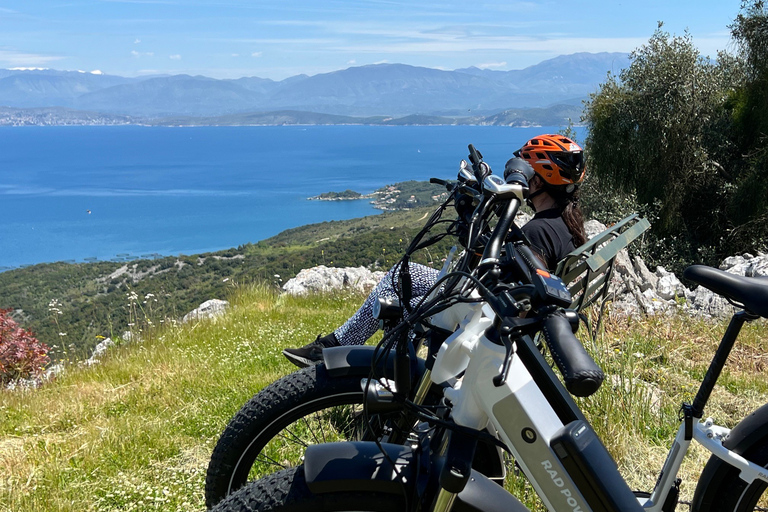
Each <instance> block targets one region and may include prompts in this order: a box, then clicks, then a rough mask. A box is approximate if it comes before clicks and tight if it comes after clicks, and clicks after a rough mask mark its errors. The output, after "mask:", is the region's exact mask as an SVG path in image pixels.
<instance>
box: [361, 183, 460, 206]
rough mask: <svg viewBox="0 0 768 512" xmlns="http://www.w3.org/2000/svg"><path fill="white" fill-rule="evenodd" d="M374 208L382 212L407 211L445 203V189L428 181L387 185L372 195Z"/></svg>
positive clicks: (446, 195)
mask: <svg viewBox="0 0 768 512" xmlns="http://www.w3.org/2000/svg"><path fill="white" fill-rule="evenodd" d="M373 195H374V196H376V199H375V200H374V201H373V203H374V205H375V206H376V208H381V209H382V210H409V209H413V208H419V207H422V206H428V205H434V204H436V203H437V202H442V201H445V199H446V198H447V197H448V193H447V192H446V191H445V187H443V186H441V185H433V184H431V183H429V182H428V181H414V180H411V181H404V182H402V183H395V184H394V185H387V186H386V187H384V188H382V189H379V190H377V191H376V192H374V193H373Z"/></svg>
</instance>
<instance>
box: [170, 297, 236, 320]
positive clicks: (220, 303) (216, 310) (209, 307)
mask: <svg viewBox="0 0 768 512" xmlns="http://www.w3.org/2000/svg"><path fill="white" fill-rule="evenodd" d="M228 306H229V302H228V301H226V300H220V299H211V300H207V301H205V302H203V303H202V304H200V306H198V307H197V309H193V310H192V311H190V312H189V313H187V314H186V315H184V318H182V319H181V321H182V322H189V321H190V320H202V319H204V318H216V317H217V316H221V315H223V314H224V311H226V309H227V307H228Z"/></svg>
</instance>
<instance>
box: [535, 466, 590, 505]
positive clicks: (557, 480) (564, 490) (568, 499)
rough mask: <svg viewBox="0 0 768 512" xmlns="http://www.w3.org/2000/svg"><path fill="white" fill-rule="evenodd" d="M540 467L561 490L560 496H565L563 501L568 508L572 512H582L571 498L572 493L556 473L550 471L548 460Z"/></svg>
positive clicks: (574, 499)
mask: <svg viewBox="0 0 768 512" xmlns="http://www.w3.org/2000/svg"><path fill="white" fill-rule="evenodd" d="M541 465H542V466H543V467H544V469H545V470H546V471H547V473H549V476H550V478H552V483H553V484H555V485H556V486H558V487H561V488H562V490H561V491H560V494H562V495H563V496H565V501H566V502H567V503H568V506H569V507H571V508H573V512H583V510H582V508H581V507H580V506H579V502H578V501H576V498H574V497H573V492H572V491H571V490H570V489H568V488H567V487H565V481H563V479H562V478H560V477H559V476H558V474H557V471H555V470H554V469H552V463H551V462H550V461H548V460H545V461H544V462H542V463H541Z"/></svg>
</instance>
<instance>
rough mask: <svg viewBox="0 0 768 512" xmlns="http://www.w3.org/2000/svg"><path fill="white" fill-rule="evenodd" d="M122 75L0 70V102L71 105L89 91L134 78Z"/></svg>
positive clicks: (38, 105)
mask: <svg viewBox="0 0 768 512" xmlns="http://www.w3.org/2000/svg"><path fill="white" fill-rule="evenodd" d="M134 80H135V79H132V78H124V77H121V76H112V75H103V74H94V73H84V72H80V71H56V70H48V69H45V70H9V69H3V70H0V105H2V106H6V107H73V106H75V105H74V102H75V101H76V100H77V98H79V97H81V96H82V95H84V94H88V93H90V92H92V91H98V90H101V89H106V88H109V87H113V86H116V85H121V84H126V83H130V82H132V81H134Z"/></svg>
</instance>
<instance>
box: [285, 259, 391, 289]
mask: <svg viewBox="0 0 768 512" xmlns="http://www.w3.org/2000/svg"><path fill="white" fill-rule="evenodd" d="M385 274H386V272H382V271H371V270H368V269H367V268H365V267H346V268H334V267H326V266H325V265H320V266H319V267H314V268H306V269H303V270H301V271H300V272H299V273H298V274H297V275H296V277H294V278H293V279H289V280H288V282H287V283H285V284H284V285H283V291H284V292H285V293H288V294H290V295H306V294H308V293H326V292H330V291H333V290H340V289H342V288H351V289H354V290H358V291H361V292H369V291H370V290H371V289H372V288H373V287H374V286H376V285H377V284H378V283H379V281H381V278H382V277H384V275H385Z"/></svg>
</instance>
